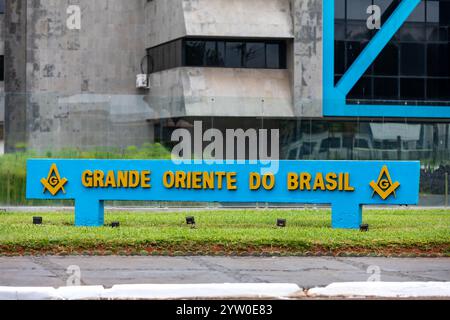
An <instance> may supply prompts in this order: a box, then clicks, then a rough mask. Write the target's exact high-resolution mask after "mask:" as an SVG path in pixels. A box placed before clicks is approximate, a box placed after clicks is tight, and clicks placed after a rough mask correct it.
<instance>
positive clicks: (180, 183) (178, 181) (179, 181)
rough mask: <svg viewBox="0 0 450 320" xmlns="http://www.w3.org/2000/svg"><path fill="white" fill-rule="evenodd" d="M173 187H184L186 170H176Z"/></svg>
mask: <svg viewBox="0 0 450 320" xmlns="http://www.w3.org/2000/svg"><path fill="white" fill-rule="evenodd" d="M175 188H177V189H179V188H182V189H186V172H183V171H177V172H176V174H175Z"/></svg>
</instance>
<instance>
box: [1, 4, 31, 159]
mask: <svg viewBox="0 0 450 320" xmlns="http://www.w3.org/2000/svg"><path fill="white" fill-rule="evenodd" d="M26 21H27V1H26V0H8V1H6V10H5V30H6V32H5V34H6V36H5V151H6V152H11V151H14V150H16V149H17V148H18V147H19V146H21V145H26V143H27V94H26V91H27V83H26V65H27V63H26V62H27V59H26V53H27V37H26V34H27V23H26Z"/></svg>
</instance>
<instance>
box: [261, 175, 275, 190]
mask: <svg viewBox="0 0 450 320" xmlns="http://www.w3.org/2000/svg"><path fill="white" fill-rule="evenodd" d="M263 187H264V189H266V190H272V189H273V188H274V187H275V176H274V175H273V174H271V173H270V174H265V175H264V177H263Z"/></svg>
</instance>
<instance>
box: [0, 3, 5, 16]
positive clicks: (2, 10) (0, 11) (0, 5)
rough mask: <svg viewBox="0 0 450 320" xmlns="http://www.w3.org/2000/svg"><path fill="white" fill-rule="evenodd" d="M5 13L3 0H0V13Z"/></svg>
mask: <svg viewBox="0 0 450 320" xmlns="http://www.w3.org/2000/svg"><path fill="white" fill-rule="evenodd" d="M3 13H5V0H0V14H3Z"/></svg>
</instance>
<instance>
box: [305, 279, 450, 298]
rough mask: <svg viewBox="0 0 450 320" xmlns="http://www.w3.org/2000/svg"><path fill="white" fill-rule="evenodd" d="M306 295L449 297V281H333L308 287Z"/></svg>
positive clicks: (330, 296) (329, 296) (331, 296)
mask: <svg viewBox="0 0 450 320" xmlns="http://www.w3.org/2000/svg"><path fill="white" fill-rule="evenodd" d="M308 297H328V298H333V297H346V298H352V297H355V298H363V297H364V298H366V297H374V298H450V282H349V283H333V284H330V285H329V286H327V287H325V288H314V289H310V290H309V291H308Z"/></svg>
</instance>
